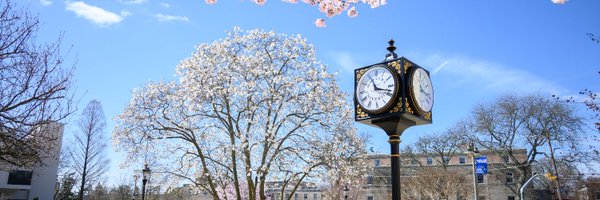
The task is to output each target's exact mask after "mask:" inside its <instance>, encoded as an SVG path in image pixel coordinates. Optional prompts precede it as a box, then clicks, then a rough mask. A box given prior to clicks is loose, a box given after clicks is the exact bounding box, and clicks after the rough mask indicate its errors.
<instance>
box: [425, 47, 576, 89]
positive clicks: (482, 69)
mask: <svg viewBox="0 0 600 200" xmlns="http://www.w3.org/2000/svg"><path fill="white" fill-rule="evenodd" d="M424 62H425V63H423V65H422V66H438V67H437V68H435V69H434V70H433V72H432V75H433V76H438V77H440V78H441V79H444V80H451V81H452V82H449V83H448V84H454V85H455V86H457V87H463V86H465V85H470V86H473V87H478V88H480V89H483V90H497V91H511V92H547V93H551V94H560V93H564V92H567V90H566V89H564V88H563V87H560V86H558V85H557V84H556V83H554V82H552V81H549V80H546V79H543V78H541V77H539V76H536V75H535V74H532V73H530V72H527V71H524V70H521V69H516V68H514V67H509V66H504V65H501V64H497V63H494V62H489V61H484V60H475V59H470V58H465V57H442V56H437V55H436V56H429V57H428V58H427V59H425V61H424Z"/></svg>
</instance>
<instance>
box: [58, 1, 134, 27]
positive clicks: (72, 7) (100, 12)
mask: <svg viewBox="0 0 600 200" xmlns="http://www.w3.org/2000/svg"><path fill="white" fill-rule="evenodd" d="M66 4H67V7H66V9H67V10H68V11H72V12H74V13H75V14H76V15H77V16H78V17H83V18H84V19H87V20H90V21H92V22H93V23H95V24H97V25H99V26H108V25H111V24H116V23H119V22H121V21H122V20H123V17H125V16H127V15H130V14H131V13H129V12H126V11H124V12H122V13H121V15H118V14H116V13H113V12H110V11H107V10H104V9H102V8H100V7H96V6H91V5H88V4H86V3H84V2H81V1H76V2H66Z"/></svg>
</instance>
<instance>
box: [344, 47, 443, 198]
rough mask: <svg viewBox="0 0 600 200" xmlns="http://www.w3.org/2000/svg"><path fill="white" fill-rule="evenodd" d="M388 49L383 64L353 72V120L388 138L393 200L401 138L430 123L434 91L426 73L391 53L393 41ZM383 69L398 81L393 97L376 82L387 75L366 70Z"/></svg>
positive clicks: (397, 183)
mask: <svg viewBox="0 0 600 200" xmlns="http://www.w3.org/2000/svg"><path fill="white" fill-rule="evenodd" d="M387 50H388V51H389V52H390V53H388V54H387V55H386V58H385V60H384V61H383V62H381V63H377V64H373V65H369V66H366V67H362V68H359V69H356V70H354V74H355V76H354V78H355V81H354V105H355V112H354V114H355V115H354V117H355V120H356V121H357V122H359V123H363V124H367V125H370V126H374V127H378V128H381V129H383V131H385V133H386V134H387V136H388V137H389V140H388V142H389V143H390V148H391V149H390V150H391V155H390V160H391V170H392V199H393V200H400V199H401V198H400V147H399V146H400V136H401V135H402V133H403V132H404V130H406V129H407V128H409V127H411V126H415V125H422V124H431V122H432V119H431V117H432V111H431V108H432V106H433V88H432V86H431V80H430V79H429V72H428V71H427V70H425V69H423V68H421V67H419V66H418V65H416V64H415V63H413V62H411V61H409V60H408V59H406V58H404V57H402V58H398V56H397V55H396V53H394V50H396V47H394V40H390V41H389V47H387ZM383 67H385V69H388V70H390V71H391V72H392V74H393V76H394V79H395V80H397V82H395V83H396V84H395V86H394V91H393V94H394V95H393V96H392V98H385V95H386V93H385V91H384V92H383V93H382V91H381V86H380V85H382V83H378V81H379V82H381V81H383V80H387V79H386V78H385V76H386V75H381V76H380V77H378V73H369V69H372V68H383ZM420 70H423V71H424V75H423V74H419V73H421V72H419V73H417V72H416V71H420ZM371 71H372V70H371ZM372 74H375V75H372ZM364 76H369V77H368V78H370V81H364V80H363V79H365V77H364ZM373 76H374V77H373ZM361 78H362V79H361ZM360 84H362V85H360ZM365 88H367V89H365ZM370 88H373V89H372V90H369V89H370ZM357 90H359V91H357ZM390 94H391V93H390ZM388 96H390V95H388ZM388 99H389V100H388ZM386 100H387V101H386ZM380 101H382V102H383V103H382V104H381V106H375V107H374V106H372V102H380ZM363 104H365V105H363Z"/></svg>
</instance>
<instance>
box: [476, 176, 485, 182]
mask: <svg viewBox="0 0 600 200" xmlns="http://www.w3.org/2000/svg"><path fill="white" fill-rule="evenodd" d="M484 182H485V179H484V176H483V174H477V183H484Z"/></svg>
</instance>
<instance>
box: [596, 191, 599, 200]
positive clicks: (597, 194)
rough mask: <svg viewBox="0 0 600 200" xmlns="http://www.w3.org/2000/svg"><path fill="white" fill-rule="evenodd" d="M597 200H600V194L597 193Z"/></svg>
mask: <svg viewBox="0 0 600 200" xmlns="http://www.w3.org/2000/svg"><path fill="white" fill-rule="evenodd" d="M596 200H600V192H596Z"/></svg>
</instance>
